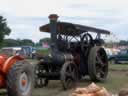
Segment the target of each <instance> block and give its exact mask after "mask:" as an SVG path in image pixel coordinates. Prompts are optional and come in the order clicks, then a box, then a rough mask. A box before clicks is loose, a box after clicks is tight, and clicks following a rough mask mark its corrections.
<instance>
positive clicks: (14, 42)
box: [3, 39, 34, 47]
mask: <svg viewBox="0 0 128 96" xmlns="http://www.w3.org/2000/svg"><path fill="white" fill-rule="evenodd" d="M24 45H27V46H34V42H33V41H32V40H29V39H23V40H20V39H17V40H14V39H5V40H4V42H3V46H8V47H11V46H24Z"/></svg>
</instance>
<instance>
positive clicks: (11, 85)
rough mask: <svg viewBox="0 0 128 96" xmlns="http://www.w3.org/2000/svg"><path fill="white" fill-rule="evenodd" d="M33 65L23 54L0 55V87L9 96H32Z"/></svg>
mask: <svg viewBox="0 0 128 96" xmlns="http://www.w3.org/2000/svg"><path fill="white" fill-rule="evenodd" d="M33 72H34V71H33V67H32V65H31V64H29V63H28V62H27V61H26V60H24V58H23V57H22V56H19V55H14V56H10V57H8V56H7V55H2V54H1V55H0V88H7V94H8V96H32V94H31V93H32V89H33V83H34V82H33V81H34V79H33V77H34V76H33Z"/></svg>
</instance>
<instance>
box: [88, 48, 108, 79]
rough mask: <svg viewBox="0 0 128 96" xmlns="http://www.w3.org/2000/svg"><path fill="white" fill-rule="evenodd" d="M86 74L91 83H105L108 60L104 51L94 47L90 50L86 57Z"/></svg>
mask: <svg viewBox="0 0 128 96" xmlns="http://www.w3.org/2000/svg"><path fill="white" fill-rule="evenodd" d="M88 73H89V76H90V78H91V80H93V81H105V80H106V77H107V74H108V59H107V55H106V52H105V50H104V49H103V48H102V47H99V46H96V47H93V48H91V50H90V53H89V57H88Z"/></svg>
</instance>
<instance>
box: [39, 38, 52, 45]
mask: <svg viewBox="0 0 128 96" xmlns="http://www.w3.org/2000/svg"><path fill="white" fill-rule="evenodd" d="M46 42H47V43H48V44H50V43H51V39H50V38H43V39H40V40H39V45H42V43H46Z"/></svg>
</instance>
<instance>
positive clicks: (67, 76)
mask: <svg viewBox="0 0 128 96" xmlns="http://www.w3.org/2000/svg"><path fill="white" fill-rule="evenodd" d="M61 75H63V77H62V78H61V81H62V83H63V86H64V89H68V88H72V87H74V86H75V85H76V81H77V71H76V67H75V65H74V64H71V63H68V64H67V65H66V66H65V68H64V69H63V72H61Z"/></svg>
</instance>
